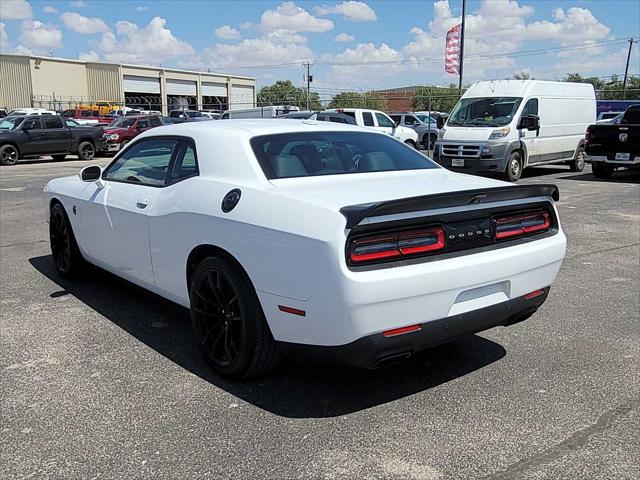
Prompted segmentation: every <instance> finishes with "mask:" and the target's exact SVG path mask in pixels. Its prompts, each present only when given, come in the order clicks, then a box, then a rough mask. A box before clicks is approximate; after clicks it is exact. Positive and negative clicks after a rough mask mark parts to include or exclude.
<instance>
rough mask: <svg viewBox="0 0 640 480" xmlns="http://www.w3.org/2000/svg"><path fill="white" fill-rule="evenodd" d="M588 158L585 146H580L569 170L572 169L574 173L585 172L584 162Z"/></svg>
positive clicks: (570, 163)
mask: <svg viewBox="0 0 640 480" xmlns="http://www.w3.org/2000/svg"><path fill="white" fill-rule="evenodd" d="M586 156H587V153H586V152H585V151H584V147H583V146H579V147H578V150H576V155H575V157H574V158H573V160H572V161H571V162H569V168H571V171H572V172H581V171H582V170H584V160H585V158H586Z"/></svg>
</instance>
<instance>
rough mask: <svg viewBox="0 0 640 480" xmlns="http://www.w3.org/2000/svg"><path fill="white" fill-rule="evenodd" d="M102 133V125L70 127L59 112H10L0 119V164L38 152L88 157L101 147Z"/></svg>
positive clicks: (62, 157) (38, 154) (58, 156)
mask: <svg viewBox="0 0 640 480" xmlns="http://www.w3.org/2000/svg"><path fill="white" fill-rule="evenodd" d="M102 135H103V133H102V127H85V126H78V127H69V126H67V125H66V124H65V123H63V121H62V117H60V116H58V115H29V116H24V115H22V116H11V115H10V116H8V117H5V118H3V119H1V120H0V164H1V165H15V164H16V163H17V162H18V160H19V159H21V158H24V157H33V156H40V155H50V156H51V157H52V158H53V159H54V160H64V158H65V157H66V156H67V155H69V154H75V155H78V158H80V159H81V160H91V159H92V158H93V157H94V156H95V154H96V151H97V150H101V149H102V142H103V140H102Z"/></svg>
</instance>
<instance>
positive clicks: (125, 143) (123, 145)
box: [118, 140, 129, 151]
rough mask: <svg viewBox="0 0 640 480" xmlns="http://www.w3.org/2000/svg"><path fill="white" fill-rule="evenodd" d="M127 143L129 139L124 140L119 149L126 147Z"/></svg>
mask: <svg viewBox="0 0 640 480" xmlns="http://www.w3.org/2000/svg"><path fill="white" fill-rule="evenodd" d="M127 143H129V140H125V141H124V142H122V143H121V144H120V148H119V149H118V151H120V150H124V147H126V146H127Z"/></svg>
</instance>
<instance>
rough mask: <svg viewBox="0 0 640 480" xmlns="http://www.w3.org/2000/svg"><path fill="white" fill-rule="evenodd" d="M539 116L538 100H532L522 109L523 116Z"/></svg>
mask: <svg viewBox="0 0 640 480" xmlns="http://www.w3.org/2000/svg"><path fill="white" fill-rule="evenodd" d="M525 115H538V99H537V98H530V99H529V100H528V101H527V103H526V104H525V106H524V108H523V109H522V116H525Z"/></svg>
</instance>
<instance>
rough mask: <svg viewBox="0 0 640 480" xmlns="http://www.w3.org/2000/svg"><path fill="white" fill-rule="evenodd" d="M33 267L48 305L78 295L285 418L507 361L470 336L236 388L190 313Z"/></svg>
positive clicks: (99, 274)
mask: <svg viewBox="0 0 640 480" xmlns="http://www.w3.org/2000/svg"><path fill="white" fill-rule="evenodd" d="M29 262H30V263H31V265H32V266H33V267H34V268H35V269H36V270H38V271H39V272H40V273H41V274H43V275H45V276H46V277H48V278H49V279H50V280H51V281H53V282H54V283H55V284H56V285H57V286H59V287H61V288H62V290H58V289H54V290H53V291H52V292H49V296H50V297H51V298H58V297H60V296H64V295H66V294H71V295H73V296H74V297H76V298H77V299H78V300H80V301H81V302H83V303H85V304H86V305H87V306H88V307H90V308H91V309H93V310H95V311H96V312H97V313H99V314H100V315H102V316H104V317H105V318H106V319H108V320H109V321H111V322H113V323H115V324H116V325H118V326H119V327H120V328H122V329H123V330H125V331H126V332H127V333H129V334H130V335H132V336H134V337H135V338H137V339H138V340H139V341H141V342H143V343H145V344H146V345H148V346H149V347H150V348H152V349H154V350H155V351H157V352H158V353H160V354H162V355H163V356H165V357H166V358H168V359H169V360H171V361H173V362H175V363H176V364H178V365H180V366H181V367H182V368H185V369H186V370H188V371H190V372H192V373H194V374H195V375H198V376H199V377H200V378H202V379H203V380H205V381H207V382H210V383H211V384H213V385H215V386H217V387H219V388H221V389H223V390H225V391H227V392H229V393H231V394H232V395H234V396H236V397H238V398H240V399H241V400H243V401H246V402H248V403H250V404H253V405H255V406H256V407H259V408H262V409H264V410H266V411H269V412H271V413H274V414H276V415H280V416H283V417H290V418H326V417H336V416H340V415H346V414H349V413H353V412H358V411H361V410H364V409H367V408H371V407H375V406H378V405H382V404H385V403H388V402H392V401H394V400H399V399H401V398H404V397H407V396H409V395H413V394H415V393H418V392H422V391H425V390H429V389H432V388H435V387H437V386H439V385H442V384H444V383H447V382H449V381H451V380H454V379H456V378H459V377H463V376H465V375H467V374H469V373H471V372H474V371H476V370H479V369H481V368H484V367H486V366H487V365H490V364H491V363H494V362H496V361H498V360H500V359H501V358H502V357H504V356H505V354H506V351H505V349H504V348H503V347H502V346H501V345H499V344H497V343H495V342H493V341H491V340H488V339H486V338H483V337H480V336H478V335H470V336H467V337H464V338H461V339H459V340H457V341H454V342H452V343H449V344H447V345H443V346H440V347H436V348H433V349H431V350H427V351H425V352H421V353H419V354H418V355H415V356H414V357H412V358H410V359H409V360H407V361H405V362H403V363H400V364H396V365H393V366H389V367H386V368H383V369H379V370H359V369H351V368H339V367H329V366H320V365H310V364H302V363H297V362H294V361H291V360H285V361H284V362H283V364H282V365H281V366H280V368H279V369H278V370H276V371H275V372H273V373H271V374H269V375H267V376H263V377H259V378H255V379H250V380H248V381H245V382H233V381H228V380H225V379H223V378H220V377H219V376H217V375H215V374H214V373H213V372H212V371H211V370H210V369H209V367H208V366H207V365H206V363H205V362H204V360H203V359H202V357H201V356H200V354H199V352H198V349H197V345H196V343H195V340H194V338H193V335H192V334H191V324H190V320H189V312H188V310H187V309H185V308H183V307H180V306H178V305H176V304H174V303H172V302H169V301H168V300H165V299H163V298H161V297H159V296H157V295H155V294H152V293H150V292H147V291H146V290H143V289H141V288H139V287H137V286H135V285H133V284H131V283H129V282H127V281H125V280H121V279H119V278H117V277H115V276H114V275H111V274H109V273H108V272H105V271H103V270H100V269H97V268H93V267H90V271H89V272H87V273H88V274H87V275H86V276H85V277H84V278H81V279H80V280H77V281H70V280H65V279H63V278H61V277H60V276H59V275H58V274H57V272H56V271H55V269H54V266H53V261H52V259H51V257H50V256H48V255H47V256H40V257H34V258H31V259H29Z"/></svg>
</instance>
